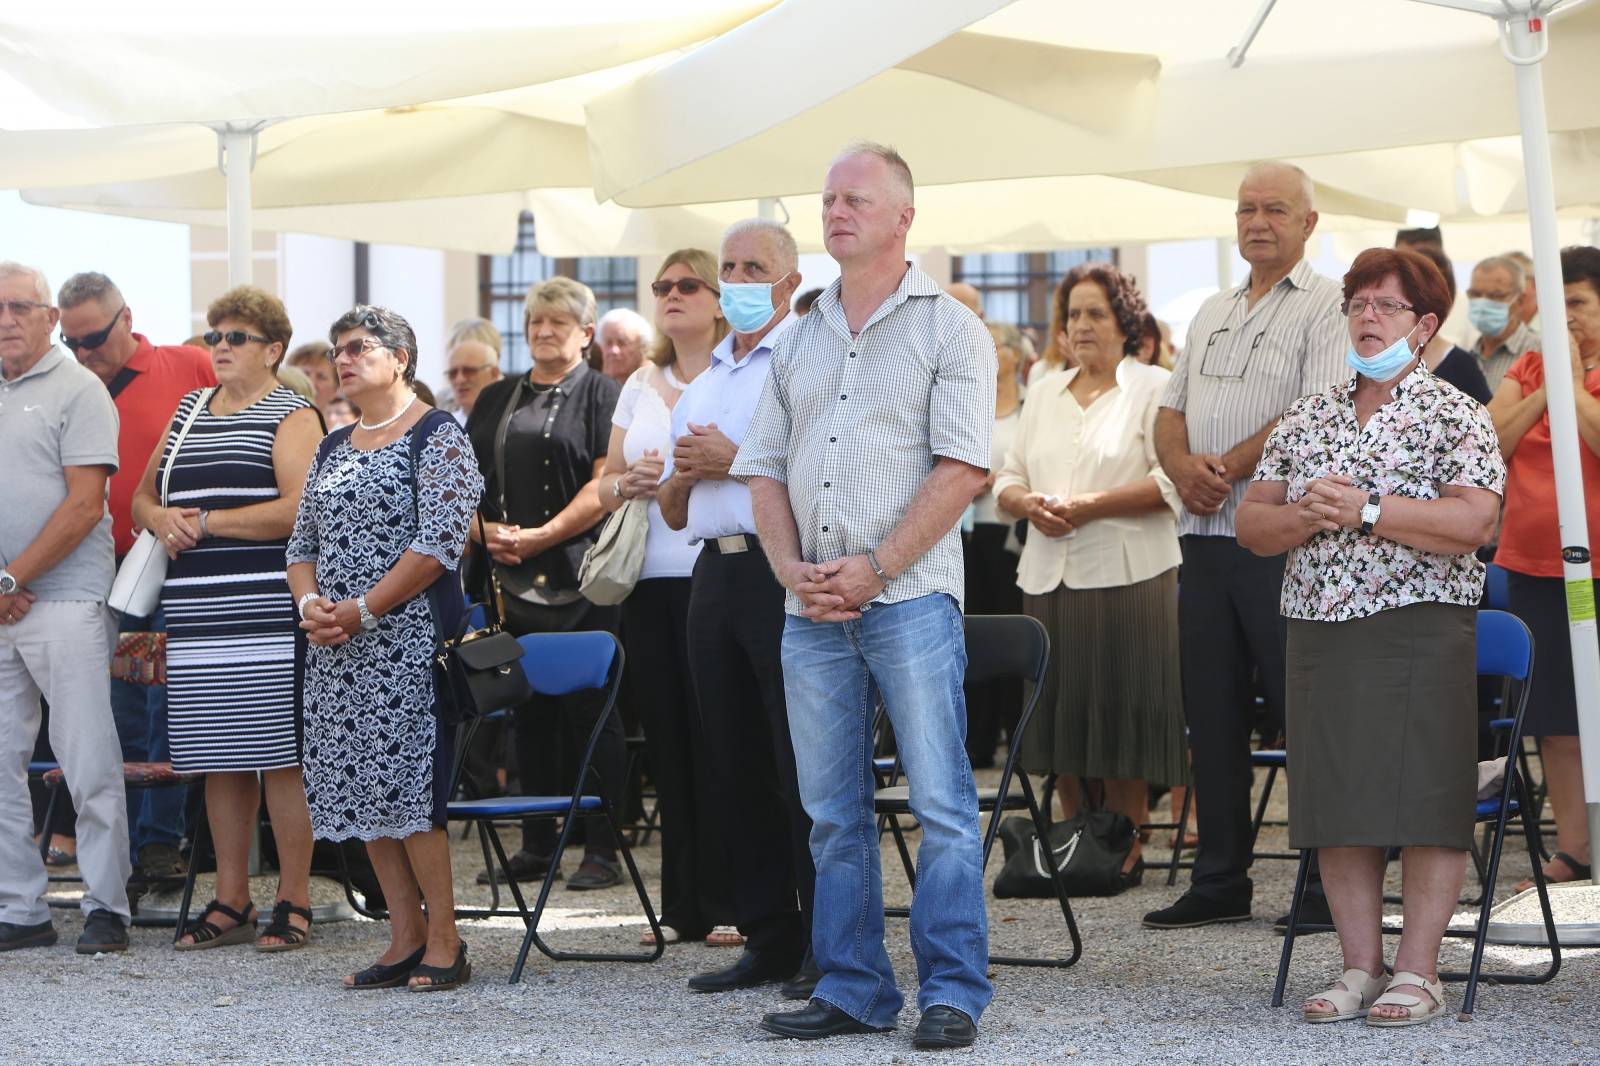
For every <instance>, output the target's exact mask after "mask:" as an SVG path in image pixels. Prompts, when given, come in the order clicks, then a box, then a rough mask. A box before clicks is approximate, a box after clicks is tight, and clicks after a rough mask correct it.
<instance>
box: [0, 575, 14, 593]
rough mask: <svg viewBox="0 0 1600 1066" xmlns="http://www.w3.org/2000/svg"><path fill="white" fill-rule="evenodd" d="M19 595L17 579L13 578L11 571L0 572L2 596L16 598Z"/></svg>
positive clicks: (0, 591)
mask: <svg viewBox="0 0 1600 1066" xmlns="http://www.w3.org/2000/svg"><path fill="white" fill-rule="evenodd" d="M16 594H17V579H16V578H14V577H12V576H11V571H9V570H0V596H15V595H16Z"/></svg>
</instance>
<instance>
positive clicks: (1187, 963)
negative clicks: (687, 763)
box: [0, 788, 1600, 1066]
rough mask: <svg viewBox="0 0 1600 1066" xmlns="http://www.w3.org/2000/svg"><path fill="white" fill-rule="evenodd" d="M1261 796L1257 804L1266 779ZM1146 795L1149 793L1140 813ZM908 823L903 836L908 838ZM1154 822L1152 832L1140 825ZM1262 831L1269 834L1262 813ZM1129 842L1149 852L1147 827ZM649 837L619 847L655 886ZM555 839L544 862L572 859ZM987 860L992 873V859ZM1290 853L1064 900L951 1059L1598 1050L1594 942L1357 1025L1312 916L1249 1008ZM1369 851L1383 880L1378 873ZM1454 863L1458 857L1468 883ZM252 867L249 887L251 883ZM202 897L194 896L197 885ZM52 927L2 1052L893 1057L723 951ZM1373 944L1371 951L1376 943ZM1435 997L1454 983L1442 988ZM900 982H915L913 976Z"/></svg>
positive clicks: (615, 924)
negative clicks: (1149, 914) (623, 956)
mask: <svg viewBox="0 0 1600 1066" xmlns="http://www.w3.org/2000/svg"><path fill="white" fill-rule="evenodd" d="M1277 791H1278V792H1279V793H1280V795H1279V796H1277V797H1275V803H1274V806H1275V807H1276V808H1277V809H1278V815H1279V816H1280V817H1281V811H1282V796H1281V793H1282V792H1283V790H1282V789H1281V788H1280V789H1278V790H1277ZM1158 813H1164V812H1158ZM914 839H915V837H913V840H914ZM1160 839H1161V838H1160V837H1158V841H1159V840H1160ZM1262 843H1263V847H1264V848H1282V847H1283V846H1284V836H1283V830H1282V829H1274V828H1268V829H1267V830H1266V831H1265V832H1264V834H1263V842H1262ZM1149 854H1150V857H1151V858H1152V859H1155V858H1156V857H1157V856H1159V855H1161V854H1162V852H1160V851H1159V850H1158V849H1157V848H1156V847H1154V846H1152V848H1151V851H1150V853H1149ZM659 855H660V853H659V850H658V848H657V847H656V845H655V844H654V843H652V844H651V845H650V846H648V847H645V848H643V849H641V850H640V851H639V852H638V856H639V860H640V863H641V865H642V866H643V868H644V870H645V876H646V879H647V883H648V884H650V885H651V886H652V891H654V887H655V884H656V869H657V866H658V860H659ZM455 857H456V861H457V877H458V889H457V891H458V895H459V897H460V899H461V900H462V902H463V903H482V904H486V903H487V889H483V888H479V887H477V886H475V885H473V884H472V883H471V882H472V878H473V876H474V874H475V873H476V872H477V870H478V869H480V868H481V863H482V860H481V857H480V856H479V853H478V851H477V847H476V843H475V842H474V841H466V842H460V843H458V844H457V845H456V847H455ZM576 858H577V856H576V855H570V856H569V858H568V864H567V868H568V869H569V870H570V869H572V868H573V867H574V865H575V863H574V860H575V859H576ZM997 862H998V857H997V859H996V863H992V864H991V866H990V871H989V872H990V877H991V879H992V877H993V874H994V872H995V871H996V869H997ZM884 867H885V870H886V871H887V873H888V877H887V878H886V880H887V882H888V894H889V896H890V898H891V899H892V900H898V901H901V902H903V901H904V900H905V899H906V897H907V895H908V894H907V893H906V891H905V888H904V882H903V880H901V879H899V877H898V871H899V866H898V860H896V859H895V858H894V856H893V853H892V845H888V846H886V849H885V852H884ZM1527 868H1528V862H1527V857H1526V854H1525V853H1524V852H1523V851H1522V849H1521V848H1520V847H1518V846H1517V845H1515V844H1513V845H1512V846H1510V847H1508V849H1507V861H1506V863H1505V866H1504V875H1505V876H1504V877H1503V879H1502V882H1501V891H1502V894H1503V895H1508V894H1509V891H1510V886H1511V885H1512V884H1513V883H1514V882H1515V881H1516V880H1517V879H1518V878H1520V877H1522V876H1525V875H1526V872H1527ZM1293 873H1294V865H1293V864H1292V863H1289V862H1281V861H1263V862H1261V863H1258V864H1257V866H1256V868H1255V873H1254V876H1255V879H1256V918H1255V919H1254V920H1253V921H1250V922H1246V923H1242V924H1238V925H1230V926H1218V927H1212V928H1208V929H1198V930H1190V931H1184V932H1155V931H1151V930H1145V929H1142V928H1140V926H1139V918H1140V916H1141V915H1142V914H1143V913H1144V912H1145V911H1147V910H1149V909H1152V908H1154V907H1156V906H1160V905H1162V904H1164V903H1166V902H1167V901H1169V900H1170V899H1172V898H1173V897H1174V896H1175V895H1176V894H1177V893H1178V892H1179V891H1180V890H1181V888H1182V886H1183V884H1184V883H1185V879H1186V876H1187V875H1186V874H1185V873H1180V881H1179V887H1178V888H1175V889H1168V888H1166V887H1165V878H1164V876H1163V875H1160V874H1157V873H1156V872H1155V871H1154V870H1152V871H1151V872H1150V874H1149V875H1148V876H1147V879H1146V882H1145V884H1144V886H1142V887H1140V888H1136V889H1132V890H1130V891H1128V892H1125V893H1123V894H1122V895H1121V896H1118V897H1115V898H1111V899H1084V900H1079V901H1075V910H1076V913H1077V915H1078V920H1079V924H1080V926H1081V928H1082V930H1083V935H1084V940H1085V944H1084V954H1083V958H1082V959H1081V960H1080V961H1079V962H1078V964H1077V965H1076V966H1073V967H1072V968H1070V969H1067V970H1043V969H1020V968H1011V967H1000V968H998V969H997V970H996V971H995V973H994V984H995V998H994V1003H993V1005H992V1006H991V1008H990V1009H989V1011H988V1012H987V1013H986V1014H985V1015H984V1017H983V1019H982V1035H981V1037H980V1039H979V1043H978V1044H977V1046H976V1047H975V1048H973V1049H971V1050H970V1051H959V1052H951V1053H948V1054H947V1057H948V1058H950V1059H954V1060H955V1061H958V1062H982V1063H1043V1062H1051V1063H1055V1062H1065V1061H1067V1060H1069V1059H1070V1060H1073V1061H1075V1062H1083V1063H1113V1062H1127V1063H1166V1062H1174V1063H1178V1062H1181V1063H1256V1062H1261V1063H1274V1064H1277V1063H1352V1062H1363V1063H1366V1062H1407V1063H1418V1062H1420V1063H1427V1062H1435V1063H1480V1062H1481V1063H1491V1062H1492V1063H1496V1064H1499V1066H1517V1064H1522V1063H1528V1064H1539V1066H1562V1064H1566V1063H1600V1027H1597V1023H1596V1012H1595V1007H1594V1004H1595V1003H1596V1001H1597V999H1600V974H1597V965H1596V954H1597V952H1596V951H1595V950H1586V951H1571V952H1568V953H1567V954H1566V955H1565V957H1564V959H1563V965H1562V970H1561V973H1560V975H1559V976H1558V977H1557V979H1556V981H1555V982H1554V983H1553V984H1550V985H1546V986H1542V987H1532V988H1519V987H1514V986H1505V987H1496V986H1489V985H1485V986H1483V987H1482V988H1481V989H1480V992H1479V997H1478V1005H1477V1012H1476V1015H1475V1018H1474V1020H1472V1021H1470V1022H1460V1021H1457V1020H1456V1019H1455V1017H1454V1016H1453V1015H1452V1016H1449V1017H1447V1018H1443V1019H1440V1020H1438V1021H1436V1022H1434V1023H1432V1024H1430V1025H1427V1026H1422V1027H1418V1028H1414V1029H1403V1030H1373V1029H1367V1028H1366V1027H1365V1026H1363V1025H1361V1024H1360V1023H1349V1024H1341V1025H1329V1026H1308V1025H1305V1024H1304V1023H1302V1022H1301V1021H1300V1020H1299V1011H1298V1009H1297V1006H1298V1003H1299V1002H1300V1000H1302V999H1303V998H1304V997H1305V996H1307V995H1309V994H1311V993H1313V992H1315V991H1317V990H1318V989H1320V988H1323V987H1325V986H1326V984H1327V982H1328V981H1329V980H1331V979H1333V978H1334V977H1335V976H1336V975H1337V973H1338V971H1339V969H1340V967H1339V964H1338V957H1337V952H1336V943H1335V941H1334V938H1333V937H1331V936H1313V937H1308V938H1305V939H1303V940H1301V941H1299V942H1298V944H1297V950H1296V953H1295V965H1294V969H1293V972H1292V974H1291V977H1290V981H1289V989H1288V993H1287V999H1286V1002H1287V1004H1288V1006H1286V1007H1285V1008H1282V1009H1276V1010H1275V1009H1273V1008H1271V1007H1270V1006H1268V1001H1269V997H1270V995H1271V991H1272V980H1273V975H1274V973H1275V970H1276V966H1277V960H1278V952H1279V948H1280V945H1281V943H1282V941H1281V940H1280V939H1279V938H1278V937H1276V936H1274V935H1273V933H1272V929H1271V925H1270V922H1271V920H1272V919H1273V918H1274V917H1275V916H1276V915H1277V914H1278V913H1281V912H1282V911H1283V910H1284V909H1286V907H1287V901H1288V896H1289V892H1290V890H1291V888H1292V887H1293ZM1397 874H1398V866H1397V865H1395V866H1391V870H1390V875H1391V886H1390V890H1391V891H1398V877H1397ZM1470 877H1471V875H1470V874H1469V879H1470ZM270 892H271V888H270V885H267V886H265V890H264V891H263V892H262V893H261V894H259V895H258V897H257V903H258V905H260V904H264V903H267V902H269V901H270V899H271V895H270ZM205 898H206V897H205V896H203V895H202V896H200V897H199V899H200V900H201V901H203V900H204V899H205ZM1055 906H1056V904H1055V902H1054V901H1053V900H1029V901H1015V900H993V899H991V900H990V923H991V927H992V940H993V946H994V949H995V950H996V951H997V952H1027V953H1044V952H1059V951H1062V950H1064V941H1065V931H1064V929H1063V927H1062V925H1061V920H1060V915H1059V913H1058V912H1056V910H1055ZM57 925H58V927H59V928H60V930H61V943H60V944H59V945H58V946H56V947H54V948H49V949H43V950H31V951H22V952H16V953H14V954H10V955H3V956H0V981H3V985H0V987H3V988H4V989H5V993H6V994H5V995H4V996H3V997H0V1062H5V1063H22V1062H29V1063H113V1062H115V1063H121V1064H129V1066H132V1064H146V1063H150V1064H173V1063H211V1062H217V1063H323V1062H341V1063H433V1062H440V1063H494V1062H517V1063H573V1064H588V1063H594V1064H606V1066H615V1064H621V1063H663V1064H666V1063H670V1064H699V1063H739V1064H766V1063H783V1064H801V1063H836V1064H855V1063H860V1064H873V1066H879V1064H897V1063H909V1062H911V1061H913V1060H914V1059H915V1058H917V1057H918V1056H917V1054H916V1053H914V1052H912V1050H911V1046H910V1033H909V1030H910V1028H911V1027H913V1026H914V1025H915V1024H916V1017H917V1015H916V1011H915V1009H914V1008H913V1007H909V1006H908V1008H907V1010H906V1011H905V1012H903V1013H902V1015H901V1018H900V1022H901V1026H902V1028H901V1029H900V1030H899V1031H898V1032H896V1033H892V1034H887V1035H875V1036H860V1037H848V1038H842V1039H837V1040H831V1041H825V1042H822V1043H819V1044H798V1043H793V1042H788V1041H774V1040H768V1039H767V1038H766V1037H765V1035H764V1034H763V1033H762V1032H761V1030H760V1029H758V1028H757V1026H756V1023H757V1022H758V1021H759V1019H760V1016H761V1014H762V1013H764V1012H766V1011H770V1010H779V1009H787V1008H792V1007H793V1006H796V1005H795V1004H790V1003H788V1002H787V1001H784V1000H782V999H780V998H779V996H778V995H777V991H776V988H775V987H769V988H764V989H758V990H755V991H749V992H738V993H729V994H725V995H719V996H703V995H694V994H691V993H689V992H688V991H687V990H686V989H685V987H684V981H685V980H686V979H687V978H688V977H689V976H691V975H692V974H694V973H697V972H699V971H701V970H705V969H711V968H714V967H717V966H720V965H725V964H726V963H728V962H731V961H732V960H733V958H734V957H735V952H734V951H733V950H730V949H727V948H708V947H706V946H704V945H700V944H692V945H673V946H671V947H669V948H668V949H667V953H666V955H665V957H663V958H662V959H661V960H660V961H659V962H656V963H653V964H645V965H621V964H598V963H572V962H567V963H556V962H552V961H550V960H548V959H546V958H544V957H543V956H541V955H539V954H538V952H537V951H535V952H534V954H533V955H532V957H531V959H530V962H529V966H528V970H527V972H526V974H525V976H524V979H523V982H522V983H521V984H520V985H515V986H513V985H508V984H506V978H507V977H508V976H509V973H510V970H511V965H512V962H513V960H514V959H515V955H516V950H517V947H518V944H519V943H520V940H521V924H520V922H518V921H516V920H515V919H495V920H490V921H480V922H468V923H464V924H463V936H464V937H465V939H466V941H467V942H468V945H469V949H470V953H471V955H470V957H471V959H472V963H473V970H474V976H473V981H472V984H471V985H470V986H468V987H467V988H466V989H464V990H462V991H459V992H455V993H441V994H435V995H426V996H423V995H416V994H411V993H408V992H406V991H404V990H397V991H384V992H369V993H352V992H345V991H343V990H341V989H340V988H339V987H338V981H339V977H340V976H341V975H342V974H344V973H347V972H350V971H352V970H355V969H359V968H360V967H362V966H364V965H366V964H367V963H368V962H370V961H371V960H372V959H374V958H375V957H376V956H377V955H378V954H379V953H380V952H381V951H382V950H383V948H384V945H385V943H386V941H387V930H386V928H385V927H384V926H383V925H381V924H378V923H373V922H368V921H364V920H355V921H344V922H334V923H325V924H322V925H319V926H318V927H317V928H316V931H315V939H314V941H313V943H312V945H311V947H309V948H308V949H306V950H304V951H299V952H293V953H289V954H283V955H257V954H255V953H254V952H252V951H251V950H249V949H248V948H243V947H232V948H223V949H219V950H215V951H210V952H201V953H196V954H184V955H179V954H177V953H175V952H173V951H172V949H171V946H170V940H171V931H170V930H162V929H155V928H136V929H135V930H134V931H133V947H132V950H131V951H130V952H129V953H128V954H127V955H126V956H96V957H92V958H88V957H80V956H77V955H75V954H73V953H72V947H71V945H72V943H73V941H74V940H75V938H76V936H77V934H78V932H79V930H80V928H81V922H80V919H79V917H78V915H77V913H76V912H75V911H57ZM643 927H644V919H643V916H642V915H640V914H639V913H638V904H637V901H636V900H635V899H634V898H633V896H632V893H631V891H629V890H627V889H614V890H610V891H606V892H599V893H585V894H582V895H580V894H578V893H573V892H568V891H566V890H565V889H561V888H558V889H557V890H556V892H555V893H554V894H553V896H552V898H551V909H550V910H549V912H548V914H547V918H546V923H545V927H544V928H546V929H547V930H549V933H550V935H549V939H551V940H552V941H553V942H557V943H560V944H562V945H574V946H576V945H584V946H590V947H595V948H604V947H611V948H614V949H628V948H632V947H633V946H634V945H635V942H636V941H637V939H638V934H639V933H640V931H641V930H642V929H643ZM889 929H890V935H889V946H890V954H891V957H892V958H893V960H894V964H895V967H896V970H897V972H898V973H899V974H900V975H901V981H902V989H903V990H906V982H907V981H908V980H911V979H913V978H914V974H915V969H914V966H913V964H912V960H911V956H910V951H909V948H908V946H907V942H906V934H905V923H904V922H902V921H896V920H891V921H890V923H889ZM1540 956H1541V953H1540V952H1538V951H1533V950H1527V949H1507V948H1494V947H1491V948H1490V949H1489V957H1488V960H1487V961H1488V964H1489V965H1491V966H1505V965H1507V964H1511V965H1532V964H1536V963H1537V962H1538V961H1539V959H1540ZM1391 957H1392V948H1391ZM1465 958H1466V949H1465V947H1455V946H1447V948H1446V962H1447V964H1448V965H1464V960H1465ZM1446 990H1447V993H1448V994H1449V996H1450V997H1451V1002H1452V1003H1453V1004H1459V1002H1460V996H1461V986H1459V985H1451V986H1446ZM908 998H909V999H911V1000H912V1002H913V1003H914V1001H915V994H914V991H913V992H909V994H908Z"/></svg>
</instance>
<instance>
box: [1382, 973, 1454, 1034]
mask: <svg viewBox="0 0 1600 1066" xmlns="http://www.w3.org/2000/svg"><path fill="white" fill-rule="evenodd" d="M1402 985H1416V986H1417V987H1418V988H1420V989H1422V990H1423V991H1424V992H1426V993H1427V994H1428V997H1429V998H1430V999H1432V1000H1433V1005H1432V1006H1430V1007H1429V1008H1428V1009H1427V1010H1425V1011H1423V1012H1422V1013H1421V1014H1418V1013H1417V1008H1418V1007H1420V1006H1422V1004H1423V1003H1425V1002H1426V1000H1424V999H1423V998H1422V997H1421V996H1413V995H1411V994H1410V993H1409V992H1387V991H1386V992H1384V994H1383V995H1381V996H1379V997H1378V998H1377V999H1376V1000H1374V1001H1373V1003H1372V1005H1373V1006H1374V1007H1404V1008H1405V1009H1406V1016H1405V1017H1404V1018H1380V1017H1378V1016H1377V1015H1376V1014H1371V1013H1369V1014H1368V1015H1367V1024H1368V1025H1370V1026H1373V1027H1375V1028H1380V1029H1403V1028H1405V1027H1406V1026H1408V1025H1422V1024H1423V1023H1424V1022H1431V1021H1433V1020H1434V1019H1435V1018H1437V1017H1438V1016H1439V1015H1441V1014H1443V1013H1444V988H1443V986H1441V985H1440V984H1439V982H1438V981H1430V980H1428V979H1427V978H1426V977H1423V976H1422V975H1421V974H1416V973H1409V972H1407V971H1405V970H1401V971H1400V972H1399V973H1396V974H1395V975H1394V978H1393V979H1392V980H1391V981H1390V982H1389V987H1390V988H1399V987H1401V986H1402Z"/></svg>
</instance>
